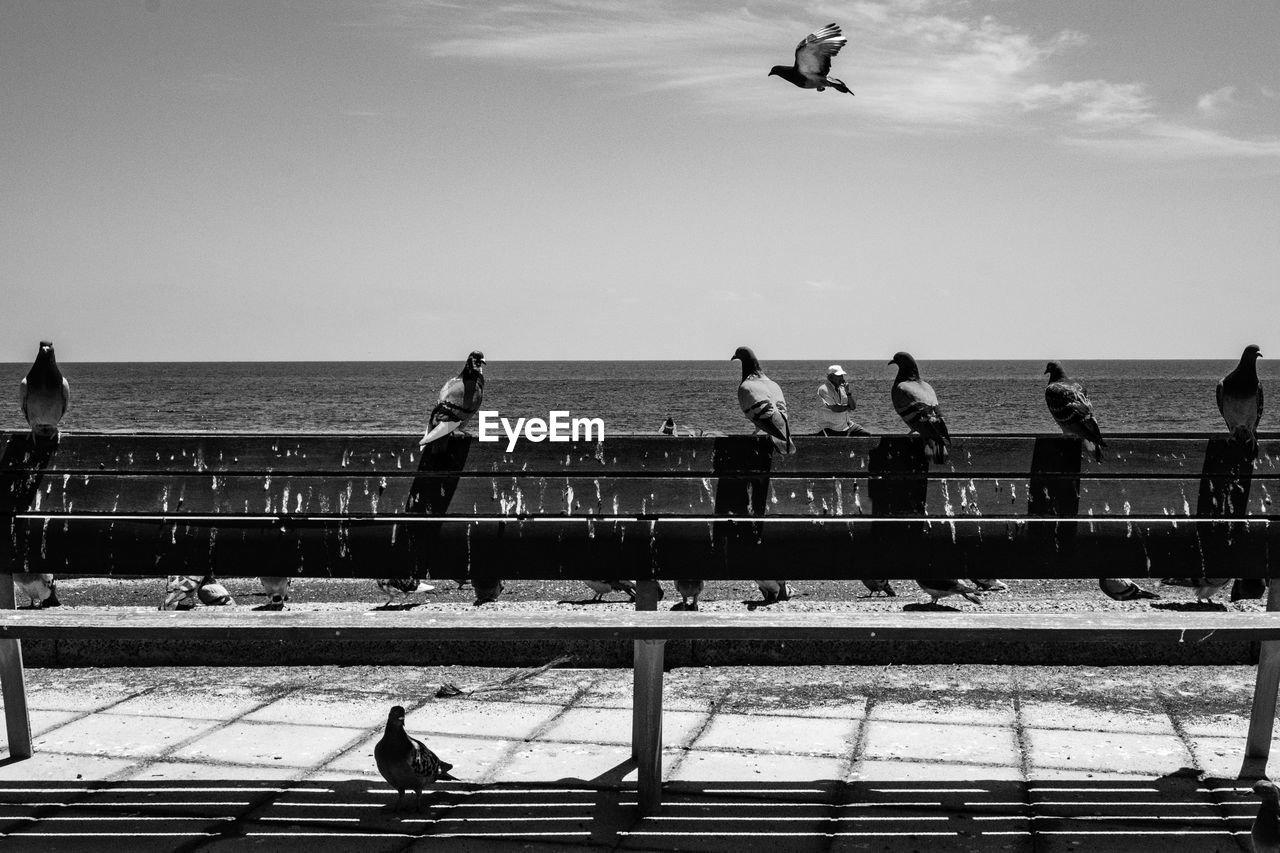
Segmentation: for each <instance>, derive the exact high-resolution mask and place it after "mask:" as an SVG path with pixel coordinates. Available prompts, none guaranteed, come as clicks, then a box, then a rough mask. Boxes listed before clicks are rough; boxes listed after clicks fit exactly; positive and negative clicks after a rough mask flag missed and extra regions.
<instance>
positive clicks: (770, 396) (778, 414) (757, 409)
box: [729, 347, 796, 453]
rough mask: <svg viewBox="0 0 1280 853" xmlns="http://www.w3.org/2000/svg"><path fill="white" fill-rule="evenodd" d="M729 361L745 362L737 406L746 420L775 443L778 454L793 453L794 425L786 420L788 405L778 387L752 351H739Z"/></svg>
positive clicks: (794, 445)
mask: <svg viewBox="0 0 1280 853" xmlns="http://www.w3.org/2000/svg"><path fill="white" fill-rule="evenodd" d="M729 360H730V361H740V362H742V381H741V382H739V383H738V405H740V406H741V407H742V413H743V414H744V415H746V416H747V420H749V421H751V423H752V424H754V425H755V428H756V429H757V430H759V431H760V432H763V433H765V434H766V435H768V436H769V438H771V439H773V446H774V448H775V449H776V450H777V451H778V452H779V453H794V452H795V450H796V444H795V442H794V441H792V440H791V423H790V421H789V420H788V419H787V401H786V399H785V398H784V397H783V396H782V389H781V388H779V387H778V383H777V382H774V381H773V380H772V379H770V378H769V377H768V376H765V375H764V370H762V369H761V367H760V360H759V359H757V358H756V354H755V353H754V352H752V351H751V349H750V348H749V347H738V348H737V349H736V350H734V353H733V358H731V359H729Z"/></svg>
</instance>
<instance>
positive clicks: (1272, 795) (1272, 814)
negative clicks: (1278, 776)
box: [1249, 779, 1280, 853]
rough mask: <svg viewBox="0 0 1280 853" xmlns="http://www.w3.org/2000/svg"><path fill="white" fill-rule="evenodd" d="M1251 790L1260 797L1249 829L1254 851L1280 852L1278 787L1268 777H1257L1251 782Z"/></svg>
mask: <svg viewBox="0 0 1280 853" xmlns="http://www.w3.org/2000/svg"><path fill="white" fill-rule="evenodd" d="M1253 792H1254V793H1255V794H1257V795H1258V796H1259V797H1262V802H1261V803H1259V804H1258V816H1257V817H1255V818H1254V819H1253V826H1252V827H1251V828H1250V829H1249V839H1250V840H1251V841H1252V842H1253V850H1254V853H1280V789H1278V788H1276V786H1275V783H1274V782H1272V781H1271V780H1270V779H1259V780H1258V781H1257V782H1254V783H1253Z"/></svg>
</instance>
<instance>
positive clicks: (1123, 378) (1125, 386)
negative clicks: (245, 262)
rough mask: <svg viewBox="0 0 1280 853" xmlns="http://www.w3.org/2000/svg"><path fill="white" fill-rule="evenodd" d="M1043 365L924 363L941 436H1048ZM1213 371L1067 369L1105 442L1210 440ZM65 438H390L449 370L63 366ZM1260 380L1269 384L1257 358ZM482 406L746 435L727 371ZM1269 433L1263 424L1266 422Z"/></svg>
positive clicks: (1217, 368)
mask: <svg viewBox="0 0 1280 853" xmlns="http://www.w3.org/2000/svg"><path fill="white" fill-rule="evenodd" d="M836 360H837V359H826V360H823V361H766V362H765V363H764V369H765V372H766V373H768V375H769V376H771V377H772V378H773V379H774V380H776V381H777V382H778V383H779V384H780V385H781V386H782V389H783V393H784V394H785V395H786V398H787V403H788V405H789V408H790V410H791V417H792V424H793V429H794V430H795V431H796V432H799V433H805V432H812V431H814V430H815V429H816V417H815V414H814V407H815V405H816V398H817V387H818V385H819V383H821V382H822V380H823V377H824V375H825V372H826V366H827V365H828V364H830V363H831V362H832V361H836ZM840 363H841V364H842V365H843V366H844V368H845V370H846V371H848V372H849V374H850V382H851V387H852V388H853V390H854V394H855V396H856V399H857V402H858V416H859V419H860V420H861V422H862V423H863V424H864V425H865V426H867V428H868V429H870V430H871V431H872V432H891V433H898V432H903V431H905V428H904V427H903V425H902V422H901V421H900V420H899V419H898V417H897V415H896V414H895V413H894V411H893V408H892V406H891V405H890V403H889V386H890V383H891V381H892V379H893V375H894V369H893V368H890V367H888V366H887V365H886V364H885V363H884V361H850V360H843V361H840ZM1044 364H1045V363H1044V362H1043V361H932V362H921V371H922V373H923V375H924V378H925V379H926V380H928V381H929V382H930V383H932V384H933V386H934V388H935V389H936V390H937V392H938V396H939V398H940V399H941V402H942V408H943V413H944V414H945V416H946V419H947V423H948V425H949V426H950V428H951V431H952V432H956V433H961V432H1032V433H1037V432H1056V431H1057V429H1056V426H1055V425H1054V423H1053V419H1052V418H1051V417H1050V416H1049V413H1048V411H1047V409H1046V408H1045V403H1044V376H1043V375H1042V373H1043V371H1044ZM1233 366H1234V360H1224V361H1127V360H1126V361H1097V360H1093V361H1090V360H1085V361H1074V362H1073V361H1067V362H1066V367H1067V370H1068V372H1069V373H1070V374H1071V375H1072V376H1073V377H1074V378H1076V379H1079V380H1080V381H1081V382H1083V383H1084V384H1085V386H1086V387H1087V388H1088V389H1089V393H1090V396H1091V398H1092V400H1093V404H1094V409H1095V413H1096V415H1097V417H1098V421H1099V423H1100V424H1101V425H1102V429H1103V431H1104V432H1108V431H1110V432H1128V431H1164V432H1180V431H1214V432H1216V431H1220V430H1223V429H1224V426H1223V423H1222V419H1221V417H1220V416H1219V414H1218V411H1217V406H1216V404H1215V402H1214V387H1215V386H1216V384H1217V382H1218V379H1219V378H1221V377H1222V376H1223V374H1225V373H1226V372H1227V371H1229V370H1230V369H1231V368H1232V367H1233ZM62 367H63V372H64V373H65V374H66V376H67V378H68V380H69V381H70V382H71V412H70V413H69V415H68V416H67V418H66V420H65V421H64V427H65V428H66V429H70V430H175V429H199V430H218V431H241V430H242V431H276V432H309V431H352V432H360V431H371V432H381V431H395V432H412V431H416V430H419V429H421V428H422V427H423V425H424V424H425V422H426V417H427V414H428V413H429V412H430V411H431V408H432V406H434V404H435V400H436V394H437V393H438V391H439V388H440V386H441V385H442V384H443V383H444V381H445V380H446V379H447V378H449V377H450V376H452V375H454V374H456V373H457V372H458V370H459V368H460V367H461V359H459V360H458V361H457V362H239V363H230V362H200V363H196V362H185V363H84V364H76V363H68V364H64V365H62ZM1261 367H1262V368H1263V370H1262V373H1263V377H1262V378H1263V382H1264V383H1266V380H1267V376H1266V369H1265V368H1266V362H1265V361H1264V362H1262V363H1261ZM27 368H28V365H27V364H3V365H0V386H5V385H7V387H8V388H10V389H11V392H10V393H11V394H12V396H11V397H10V399H11V400H12V401H13V402H12V403H11V404H10V405H9V406H7V407H5V410H4V411H3V412H2V413H0V426H3V427H5V428H9V429H21V428H25V424H24V423H23V421H22V419H21V416H20V414H19V412H18V406H17V385H18V382H19V381H20V380H21V379H22V377H23V376H24V375H25V374H26V371H27ZM485 372H486V377H487V380H486V386H485V408H492V409H497V410H499V411H500V412H501V413H502V414H503V415H504V416H507V417H510V418H515V417H518V416H523V417H533V416H540V417H546V413H547V411H548V410H550V409H567V410H569V411H570V412H572V413H573V414H574V415H575V416H586V417H601V418H604V421H605V425H606V428H607V430H608V431H609V432H656V431H657V429H658V427H659V426H660V425H661V423H662V421H663V420H664V419H665V418H666V417H667V416H668V415H670V416H672V417H674V418H675V419H676V421H677V422H678V423H679V424H680V425H681V426H682V427H692V428H697V429H704V430H718V431H723V432H726V433H743V432H749V431H750V430H749V429H747V424H746V421H745V420H744V418H743V417H742V413H741V411H740V410H739V409H738V403H737V394H736V391H737V385H738V377H739V369H738V365H737V363H736V362H731V361H729V360H728V359H726V360H724V361H644V362H637V361H511V362H503V361H498V360H495V361H492V362H490V363H489V365H488V367H487V368H486V371H485ZM1268 426H1269V422H1268V420H1267V419H1266V418H1265V417H1264V420H1263V427H1264V429H1266V428H1267V427H1268Z"/></svg>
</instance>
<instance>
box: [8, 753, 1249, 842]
mask: <svg viewBox="0 0 1280 853" xmlns="http://www.w3.org/2000/svg"><path fill="white" fill-rule="evenodd" d="M944 763H945V762H944ZM902 768H903V769H902V770H901V772H899V771H896V770H894V769H889V770H885V771H880V772H877V773H875V774H874V775H871V776H867V777H864V778H857V779H854V780H852V781H838V780H835V779H817V780H814V781H805V782H795V781H773V780H767V781H745V780H742V781H740V780H737V779H735V780H732V781H700V780H693V781H685V780H682V781H673V782H668V783H667V784H666V785H665V786H664V790H663V806H662V809H661V812H660V814H658V815H655V816H653V817H640V815H639V813H638V809H637V801H636V791H635V782H634V776H633V775H631V774H632V773H633V771H634V764H633V762H631V761H624V762H622V763H620V764H618V765H616V766H614V767H612V768H609V769H608V770H606V771H604V772H603V773H601V774H599V775H598V776H596V777H594V778H592V779H589V780H584V779H580V778H576V777H572V776H569V777H564V778H560V779H557V780H555V781H538V782H527V781H526V782H506V783H490V784H477V783H472V782H466V781H453V782H443V783H439V784H438V785H437V786H434V787H432V788H429V789H428V790H427V791H425V792H424V793H423V797H422V807H421V809H419V808H416V807H415V798H414V795H413V792H412V791H410V792H409V793H408V794H407V795H406V797H405V800H404V808H402V809H401V810H400V811H396V812H393V811H391V807H392V805H393V804H394V803H395V801H396V792H395V791H394V790H393V789H391V788H389V787H388V786H387V785H386V783H385V782H383V780H382V779H380V778H377V777H375V776H362V777H356V776H355V774H352V775H351V776H348V777H346V778H344V777H343V775H338V776H337V777H335V778H332V779H315V780H301V781H299V780H297V779H295V778H294V776H292V775H290V774H289V773H288V772H287V771H284V770H283V769H282V772H281V773H280V775H279V778H267V779H262V778H255V779H241V778H237V773H236V769H235V768H234V767H228V768H226V770H225V773H223V772H221V771H219V772H218V773H215V774H214V775H213V776H211V778H208V779H199V780H167V779H160V778H155V777H150V778H148V777H145V776H144V777H142V778H135V779H131V780H128V781H121V782H100V781H87V782H86V781H82V780H75V781H60V782H59V781H53V782H51V781H45V780H41V781H39V782H38V783H37V784H33V783H32V781H17V780H14V779H13V778H10V779H9V780H7V781H6V782H5V783H3V784H2V785H0V805H2V806H3V809H4V811H5V813H6V814H5V816H4V818H3V819H2V820H3V831H4V832H5V834H6V839H5V840H6V843H7V844H11V845H15V846H17V843H18V842H21V841H24V840H25V841H26V842H28V844H29V845H31V846H30V849H33V850H34V849H47V850H52V849H56V850H59V851H85V852H86V853H89V851H93V853H99V851H101V850H103V849H127V850H130V851H142V853H153V851H154V853H169V851H172V853H178V851H191V850H196V849H211V850H212V849H219V850H220V849H223V848H224V847H225V848H226V849H241V847H248V846H254V845H260V846H261V848H262V849H270V850H282V851H307V853H312V851H315V850H316V849H317V847H316V845H317V843H321V842H319V841H318V839H319V838H323V843H322V844H321V849H326V850H329V849H332V850H348V849H359V850H361V851H374V853H381V851H386V853H392V851H408V850H412V851H418V850H486V851H488V850H495V851H507V850H510V851H515V850H528V849H529V848H530V847H531V846H532V847H535V848H536V849H540V850H553V849H573V850H579V851H581V850H615V849H620V848H622V847H625V848H628V849H643V850H649V851H666V850H705V851H730V850H732V851H744V853H756V851H759V853H777V851H778V850H805V851H808V850H813V851H825V850H828V849H849V850H858V849H875V850H878V851H882V853H907V851H918V850H921V849H927V850H929V851H931V853H933V851H943V853H949V851H962V850H963V851H972V850H986V849H992V850H995V849H999V850H1018V851H1024V850H1031V849H1041V848H1040V847H1039V846H1037V845H1038V844H1048V845H1050V847H1048V848H1044V849H1061V850H1067V849H1084V850H1088V849H1098V848H1097V844H1098V838H1099V837H1100V836H1103V835H1114V836H1115V837H1116V838H1137V837H1141V839H1142V842H1143V847H1142V848H1141V849H1146V845H1147V844H1152V845H1154V844H1156V843H1163V844H1164V845H1165V846H1166V847H1167V848H1168V849H1178V850H1183V849H1195V850H1210V849H1219V850H1222V849H1231V850H1236V849H1239V848H1238V846H1237V841H1236V839H1237V838H1239V837H1241V836H1242V835H1247V833H1248V831H1249V826H1250V824H1251V822H1252V820H1253V817H1254V815H1255V814H1256V813H1257V809H1258V798H1257V797H1256V796H1255V795H1253V794H1252V792H1251V791H1250V790H1249V788H1248V786H1247V785H1246V784H1245V783H1242V782H1238V781H1236V780H1234V779H1225V780H1218V779H1205V778H1202V777H1199V776H1197V774H1196V772H1195V771H1194V770H1189V769H1186V770H1182V771H1178V772H1175V773H1171V774H1168V775H1166V776H1160V777H1154V776H1152V777H1145V778H1139V777H1135V778H1132V779H1125V780H1112V779H1100V778H1098V777H1097V776H1095V775H1093V774H1090V773H1088V772H1085V771H1077V772H1071V771H1062V770H1056V771H1051V772H1050V773H1049V774H1048V778H1044V779H1040V778H1037V776H1036V774H1035V773H1034V772H1032V774H1031V778H1030V779H1029V780H1028V781H1025V782H1024V781H1021V780H1017V781H1014V780H996V779H983V778H977V779H970V778H967V777H965V778H964V779H963V781H959V780H953V779H951V778H950V777H949V776H946V775H942V776H939V777H938V778H937V779H934V778H930V779H924V780H911V779H910V778H909V777H910V776H911V775H912V774H913V772H914V771H916V770H919V769H920V768H919V767H918V765H917V763H915V762H903V763H902ZM248 769H250V768H246V770H248ZM252 770H253V771H254V772H253V773H252V774H251V775H254V776H260V775H261V768H252ZM246 775H250V774H246ZM930 775H932V774H930ZM33 781H34V780H33ZM1207 817H1211V818H1212V819H1211V820H1207V819H1206V818H1207ZM1188 843H1193V844H1195V845H1196V846H1194V847H1185V846H1178V845H1180V844H1188ZM1214 845H1216V847H1215V846H1214ZM20 849H28V848H26V847H22V848H20ZM1107 849H1121V848H1112V847H1108V848H1107ZM1124 849H1139V848H1138V847H1136V846H1135V847H1129V848H1124Z"/></svg>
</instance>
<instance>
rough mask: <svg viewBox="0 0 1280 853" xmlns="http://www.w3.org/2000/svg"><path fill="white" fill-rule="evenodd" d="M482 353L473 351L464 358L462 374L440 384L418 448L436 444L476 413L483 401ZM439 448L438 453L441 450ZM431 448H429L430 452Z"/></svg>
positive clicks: (442, 446)
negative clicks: (434, 405) (465, 361)
mask: <svg viewBox="0 0 1280 853" xmlns="http://www.w3.org/2000/svg"><path fill="white" fill-rule="evenodd" d="M484 365H485V360H484V353H482V352H480V351H479V350H475V351H474V352H472V353H471V355H469V356H467V363H466V364H464V365H463V366H462V372H461V373H459V374H458V375H457V376H455V377H453V378H452V379H450V380H449V381H448V382H446V383H444V387H442V388H441V389H440V399H439V402H437V403H436V407H435V408H434V409H432V410H431V417H430V418H428V419H427V431H426V433H425V434H424V435H423V436H422V441H419V442H418V447H426V446H427V445H428V444H432V443H433V442H436V441H439V440H440V439H442V438H444V437H445V436H447V435H449V433H451V432H454V431H455V430H457V429H460V428H461V427H462V425H463V424H465V423H466V422H467V421H469V420H471V418H472V417H474V416H475V413H476V412H478V411H480V404H481V402H482V401H483V400H484ZM444 446H445V445H444V444H441V445H439V449H441V450H442V449H443V448H444ZM434 450H435V448H433V451H434Z"/></svg>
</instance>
